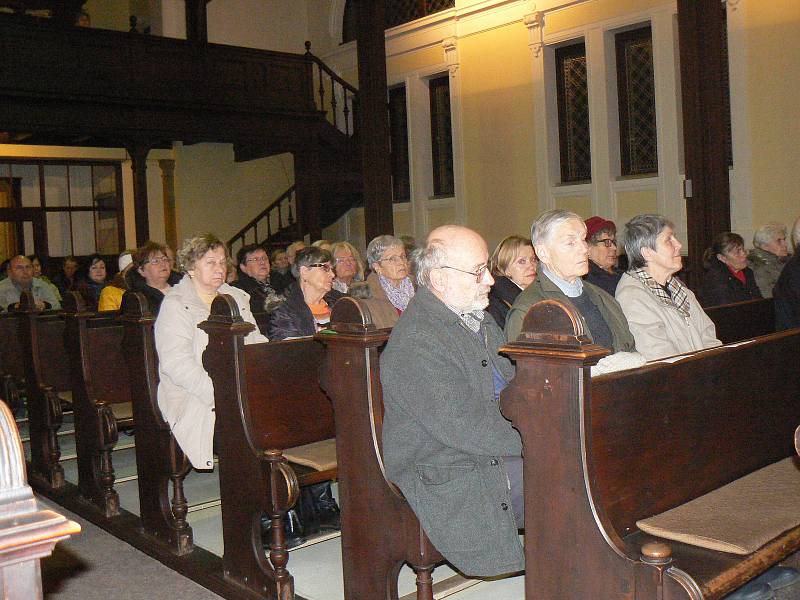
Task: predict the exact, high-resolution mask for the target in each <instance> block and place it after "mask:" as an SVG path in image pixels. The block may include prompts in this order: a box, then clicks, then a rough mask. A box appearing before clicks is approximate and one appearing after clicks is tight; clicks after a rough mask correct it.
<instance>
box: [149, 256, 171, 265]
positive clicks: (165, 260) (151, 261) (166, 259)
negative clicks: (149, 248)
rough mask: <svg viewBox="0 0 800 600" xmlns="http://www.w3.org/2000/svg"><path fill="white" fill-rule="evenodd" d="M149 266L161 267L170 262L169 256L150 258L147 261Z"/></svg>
mask: <svg viewBox="0 0 800 600" xmlns="http://www.w3.org/2000/svg"><path fill="white" fill-rule="evenodd" d="M145 262H147V264H148V265H160V264H165V263H168V262H169V257H167V256H154V257H153V258H148V259H147V261H145Z"/></svg>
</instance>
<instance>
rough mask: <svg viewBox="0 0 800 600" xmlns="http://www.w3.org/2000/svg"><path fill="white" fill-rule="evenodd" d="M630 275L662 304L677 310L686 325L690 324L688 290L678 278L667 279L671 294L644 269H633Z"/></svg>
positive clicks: (629, 272)
mask: <svg viewBox="0 0 800 600" xmlns="http://www.w3.org/2000/svg"><path fill="white" fill-rule="evenodd" d="M628 275H630V276H631V277H633V278H634V279H638V280H639V281H641V282H642V283H643V284H644V287H646V288H647V289H648V290H650V292H651V293H652V294H653V295H654V296H655V297H656V298H657V299H658V300H659V301H660V302H661V304H665V305H666V306H669V307H671V308H674V309H675V310H677V311H678V312H679V313H680V314H681V316H682V317H683V318H684V320H685V321H686V323H687V324H688V323H689V296H687V295H686V288H685V287H684V285H683V283H682V282H681V280H680V279H678V278H677V277H670V278H669V279H667V285H666V287H667V289H669V293H667V291H666V290H665V289H664V288H663V287H661V285H660V284H659V283H658V282H657V281H656V280H655V279H653V278H652V277H650V274H649V273H648V272H647V271H645V270H644V269H631V270H630V271H628Z"/></svg>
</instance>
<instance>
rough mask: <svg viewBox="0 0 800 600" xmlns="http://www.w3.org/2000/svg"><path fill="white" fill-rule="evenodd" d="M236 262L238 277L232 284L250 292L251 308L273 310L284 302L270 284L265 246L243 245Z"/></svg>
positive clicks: (237, 254)
mask: <svg viewBox="0 0 800 600" xmlns="http://www.w3.org/2000/svg"><path fill="white" fill-rule="evenodd" d="M236 263H237V264H238V265H239V273H238V279H237V280H236V282H235V283H233V284H231V285H233V287H237V288H239V289H240V290H244V291H245V292H247V293H248V294H250V310H252V311H253V312H254V313H261V312H264V311H271V310H272V309H274V308H275V307H276V306H277V305H278V304H280V303H281V302H283V297H281V296H279V295H278V293H277V292H276V291H275V290H274V289H273V288H272V285H270V264H269V256H267V251H266V250H264V248H263V247H261V246H259V245H258V244H249V245H247V246H242V247H241V248H240V249H239V251H238V252H237V253H236ZM262 333H264V332H262Z"/></svg>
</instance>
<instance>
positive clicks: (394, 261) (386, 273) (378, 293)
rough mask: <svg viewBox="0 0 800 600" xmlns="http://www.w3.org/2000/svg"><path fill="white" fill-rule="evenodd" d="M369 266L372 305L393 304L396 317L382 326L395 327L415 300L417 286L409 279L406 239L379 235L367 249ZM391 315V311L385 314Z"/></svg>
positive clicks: (368, 280)
mask: <svg viewBox="0 0 800 600" xmlns="http://www.w3.org/2000/svg"><path fill="white" fill-rule="evenodd" d="M367 263H368V264H369V268H370V269H371V270H372V273H370V274H369V277H367V284H368V286H369V290H370V294H371V296H372V298H373V302H376V303H386V304H387V305H391V307H392V309H393V311H394V313H396V314H397V318H395V319H390V321H393V322H386V323H383V326H384V327H392V326H394V324H395V323H396V322H397V319H399V318H400V315H401V314H403V311H404V310H405V309H406V306H408V302H409V301H410V300H411V298H413V297H414V284H413V283H412V282H411V278H410V277H409V276H408V257H407V256H406V247H405V244H403V240H401V239H400V238H396V237H394V236H393V235H379V236H378V237H376V238H375V239H374V240H372V241H371V242H370V243H369V245H368V246H367ZM386 312H388V313H389V314H391V313H392V310H389V311H386Z"/></svg>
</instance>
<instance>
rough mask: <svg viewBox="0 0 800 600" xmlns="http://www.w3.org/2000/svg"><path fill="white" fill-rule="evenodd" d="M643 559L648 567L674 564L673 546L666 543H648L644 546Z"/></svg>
mask: <svg viewBox="0 0 800 600" xmlns="http://www.w3.org/2000/svg"><path fill="white" fill-rule="evenodd" d="M641 559H642V562H644V563H647V564H648V565H656V566H660V565H668V564H669V563H671V562H672V546H670V545H669V544H665V543H664V542H647V543H646V544H643V545H642V554H641Z"/></svg>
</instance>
